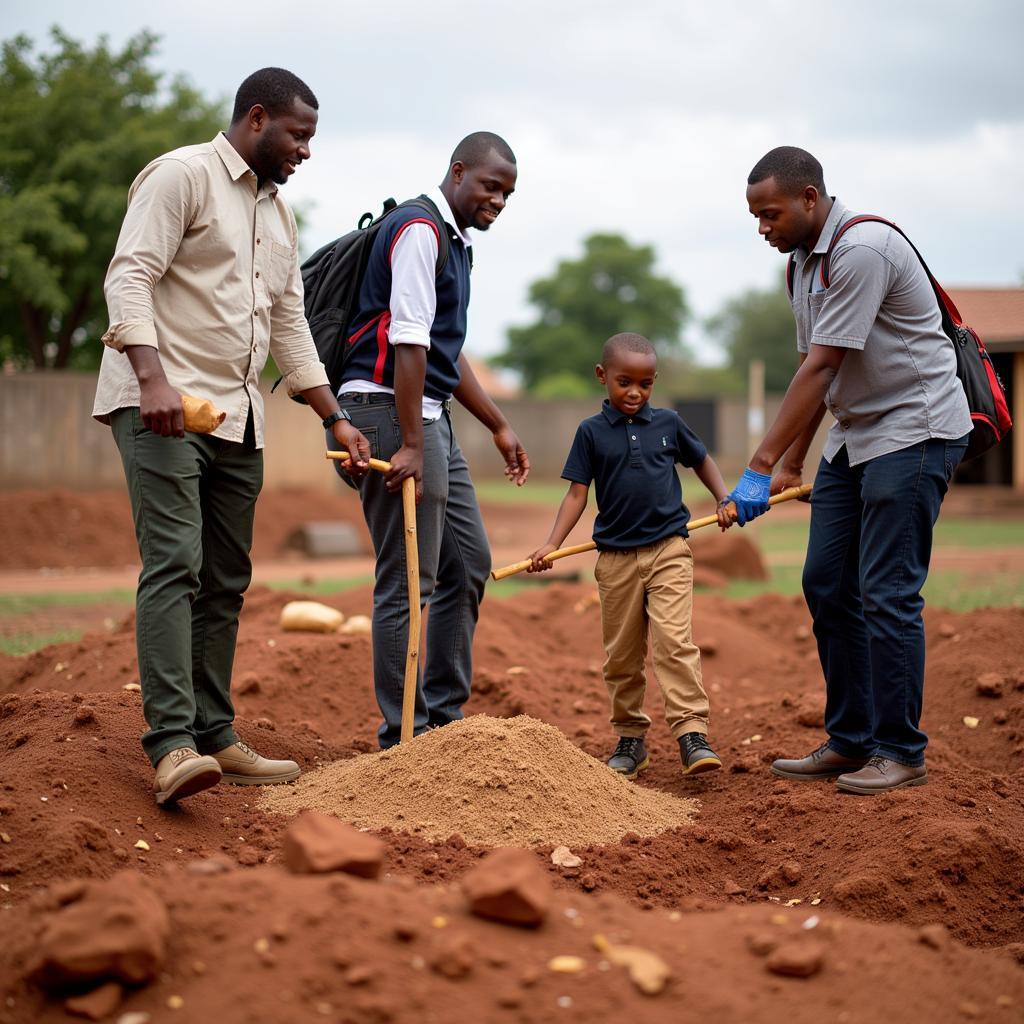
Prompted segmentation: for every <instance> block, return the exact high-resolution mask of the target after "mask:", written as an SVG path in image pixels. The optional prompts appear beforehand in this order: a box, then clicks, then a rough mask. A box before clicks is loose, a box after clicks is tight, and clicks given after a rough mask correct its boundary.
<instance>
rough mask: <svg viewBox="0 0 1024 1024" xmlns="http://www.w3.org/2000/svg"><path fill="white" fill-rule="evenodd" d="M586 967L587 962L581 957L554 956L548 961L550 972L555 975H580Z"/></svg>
mask: <svg viewBox="0 0 1024 1024" xmlns="http://www.w3.org/2000/svg"><path fill="white" fill-rule="evenodd" d="M586 967H587V961H586V960H584V959H583V957H581V956H553V957H552V958H551V959H550V960H549V961H548V970H549V971H554V972H555V974H579V973H580V971H583V970H586Z"/></svg>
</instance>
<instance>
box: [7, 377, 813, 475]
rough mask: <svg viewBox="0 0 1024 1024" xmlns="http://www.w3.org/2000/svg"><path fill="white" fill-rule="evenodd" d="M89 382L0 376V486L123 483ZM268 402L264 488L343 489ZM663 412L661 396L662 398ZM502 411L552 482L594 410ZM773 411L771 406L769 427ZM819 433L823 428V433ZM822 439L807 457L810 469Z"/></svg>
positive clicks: (465, 436)
mask: <svg viewBox="0 0 1024 1024" xmlns="http://www.w3.org/2000/svg"><path fill="white" fill-rule="evenodd" d="M94 391H95V377H94V376H93V375H92V374H84V373H25V374H15V375H11V376H6V377H0V487H2V488H4V489H6V490H12V489H15V488H40V489H44V488H45V489H48V488H53V487H63V488H67V489H70V490H103V489H109V488H119V487H122V486H123V485H124V477H123V475H122V471H121V463H120V459H119V458H118V454H117V449H116V448H115V447H114V443H113V441H112V440H111V437H110V430H109V428H107V427H105V426H102V425H101V424H99V423H97V422H96V421H95V420H94V419H93V418H92V416H91V410H92V401H93V393H94ZM268 392H269V385H264V394H265V397H266V402H267V430H266V456H265V485H264V486H266V487H268V488H299V487H301V488H310V489H316V490H325V491H332V490H334V489H335V488H337V487H338V486H341V485H340V483H339V481H337V480H336V479H335V476H334V473H333V471H332V470H331V469H330V468H329V467H328V466H327V464H326V462H325V461H324V458H323V451H324V439H323V432H322V430H321V429H320V426H319V424H318V423H317V422H316V418H315V417H314V415H313V414H312V412H310V410H309V409H307V408H306V407H304V406H301V405H298V404H296V403H295V402H291V401H289V400H288V398H287V397H286V396H285V395H283V394H282V393H281V392H280V391H279V392H278V393H277V394H275V395H270V394H269V393H268ZM659 398H660V403H661V404H665V405H668V404H670V402H669V401H668V400H667V396H659ZM500 404H501V407H502V409H503V411H504V412H505V414H506V416H507V417H508V419H509V421H510V422H511V423H512V425H513V427H514V428H515V430H516V431H517V432H518V434H519V436H520V438H521V439H522V441H523V444H524V445H525V447H526V449H527V451H528V452H529V453H530V459H531V461H532V463H533V467H534V473H535V474H536V475H537V476H538V477H540V478H543V479H556V478H557V477H558V476H559V474H560V473H561V471H562V465H563V463H564V461H565V456H566V454H567V452H568V450H569V445H570V444H571V442H572V437H573V434H574V432H575V430H576V426H577V424H578V423H579V422H580V420H582V419H584V418H585V417H587V416H589V415H591V414H592V413H593V412H595V411H596V409H597V407H598V406H597V402H596V401H595V400H591V399H574V400H572V401H563V402H558V401H539V400H536V399H531V398H517V399H511V400H505V401H502V402H501V403H500ZM778 404H779V399H778V398H769V400H768V410H767V411H768V421H769V422H771V419H772V417H773V416H774V414H775V412H776V410H777V408H778ZM454 415H455V430H456V434H457V435H458V438H459V442H460V443H461V445H462V448H463V450H464V451H465V453H466V457H467V459H468V460H469V464H470V467H471V469H472V471H473V474H474V476H476V477H477V478H479V479H486V478H488V477H498V476H500V475H501V470H502V463H501V460H500V458H499V457H498V453H497V452H496V450H495V448H494V445H493V443H492V441H491V436H490V434H488V432H487V431H486V430H485V429H484V428H483V427H482V426H481V425H480V424H479V423H477V422H476V420H474V419H473V418H472V417H471V416H470V415H469V414H468V413H467V412H466V411H465V410H464V409H461V408H459V407H456V410H455V414H454ZM714 421H715V434H716V439H717V444H716V448H715V451H714V455H715V457H716V459H717V460H718V462H719V464H720V465H721V466H722V468H723V470H724V471H725V472H726V474H727V475H728V474H731V473H735V472H737V471H738V470H739V469H740V468H741V467H742V465H743V464H744V462H745V460H746V457H747V455H748V454H749V453H748V451H747V410H746V404H745V403H744V402H743V401H742V400H738V399H721V400H719V401H718V402H717V403H716V406H715V411H714ZM822 429H823V431H824V428H822ZM821 438H822V434H819V437H818V439H817V444H816V445H815V447H814V449H813V450H812V452H811V454H810V455H809V457H808V465H809V466H814V465H816V463H817V458H818V455H819V453H820V450H821V449H820V442H821Z"/></svg>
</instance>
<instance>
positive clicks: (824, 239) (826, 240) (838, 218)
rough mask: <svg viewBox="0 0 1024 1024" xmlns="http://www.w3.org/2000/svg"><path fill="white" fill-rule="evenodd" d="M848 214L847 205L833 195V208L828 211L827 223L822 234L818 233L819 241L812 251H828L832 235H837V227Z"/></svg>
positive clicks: (819, 252)
mask: <svg viewBox="0 0 1024 1024" xmlns="http://www.w3.org/2000/svg"><path fill="white" fill-rule="evenodd" d="M846 216H847V211H846V206H845V205H844V204H843V203H841V202H840V201H839V200H838V199H836V198H835V196H833V197H832V209H831V210H829V211H828V216H827V217H826V218H825V223H824V224H823V225H822V228H821V234H820V235H818V241H817V242H816V243H815V246H814V248H813V249H812V250H811V252H812V253H815V254H823V253H826V252H828V247H829V245H830V244H831V243H832V236H833V235H835V233H836V228H837V227H839V225H840V224H842V222H843V221H844V220H846Z"/></svg>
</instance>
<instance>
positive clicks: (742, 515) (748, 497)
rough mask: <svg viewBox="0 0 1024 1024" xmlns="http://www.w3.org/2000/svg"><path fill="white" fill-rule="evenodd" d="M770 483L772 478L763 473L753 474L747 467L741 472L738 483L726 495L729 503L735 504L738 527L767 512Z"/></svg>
mask: <svg viewBox="0 0 1024 1024" xmlns="http://www.w3.org/2000/svg"><path fill="white" fill-rule="evenodd" d="M771 482H772V478H771V477H770V476H765V474H764V473H755V472H754V471H753V470H752V469H750V468H749V467H747V468H746V469H745V470H743V476H741V477H740V482H739V483H738V484H737V485H736V486H735V487H734V488H733V489H732V491H731V492H730V493H729V494H727V495H726V498H727V499H728V500H729V501H734V502H736V522H737V523H738V524H739V525H740V526H746V525H747V523H749V522H750V520H751V519H756V518H757V517H758V516H763V515H764V514H765V512H767V511H768V508H769V505H768V493H769V488H770V487H771Z"/></svg>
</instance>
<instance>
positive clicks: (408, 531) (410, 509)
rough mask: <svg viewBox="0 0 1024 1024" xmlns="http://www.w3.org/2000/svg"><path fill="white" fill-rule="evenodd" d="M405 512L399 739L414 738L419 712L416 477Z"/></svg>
mask: <svg viewBox="0 0 1024 1024" xmlns="http://www.w3.org/2000/svg"><path fill="white" fill-rule="evenodd" d="M402 514H403V516H404V518H405V572H406V582H407V584H408V590H409V644H408V647H407V648H406V654H405V683H404V689H403V690H402V734H401V737H400V739H399V743H405V742H406V740H411V739H412V729H413V717H414V715H415V712H416V675H417V671H418V669H419V660H420V549H419V542H418V540H417V537H416V481H415V480H414V479H413V478H412V477H411V476H407V477H406V478H405V479H404V480H403V481H402Z"/></svg>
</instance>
